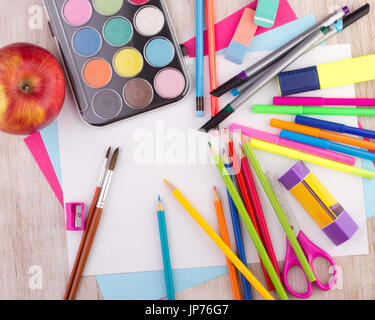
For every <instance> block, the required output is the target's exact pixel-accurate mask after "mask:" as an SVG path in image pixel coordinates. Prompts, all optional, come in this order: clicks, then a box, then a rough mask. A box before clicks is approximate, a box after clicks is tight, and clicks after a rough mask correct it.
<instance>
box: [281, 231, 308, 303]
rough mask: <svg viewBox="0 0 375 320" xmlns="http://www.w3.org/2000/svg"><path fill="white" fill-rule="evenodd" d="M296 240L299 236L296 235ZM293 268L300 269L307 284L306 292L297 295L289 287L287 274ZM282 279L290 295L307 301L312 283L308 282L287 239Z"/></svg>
mask: <svg viewBox="0 0 375 320" xmlns="http://www.w3.org/2000/svg"><path fill="white" fill-rule="evenodd" d="M298 238H299V235H298ZM298 238H297V239H298ZM294 267H297V268H300V269H301V270H302V272H303V275H304V276H305V279H306V283H307V291H306V292H305V293H299V292H297V291H294V289H293V288H292V287H291V286H290V285H289V281H288V273H289V271H290V269H292V268H294ZM282 277H283V281H284V284H285V287H286V288H287V289H288V291H289V292H290V293H291V294H292V295H294V296H295V297H297V298H300V299H307V298H310V297H311V295H312V293H313V286H312V283H311V282H310V281H309V279H308V278H307V276H306V274H305V272H304V271H303V269H302V266H301V263H300V262H299V260H298V258H297V256H296V254H295V252H294V250H293V248H292V246H291V244H290V242H289V240H288V238H286V254H285V262H284V267H283V274H282Z"/></svg>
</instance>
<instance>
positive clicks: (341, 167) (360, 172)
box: [248, 138, 375, 179]
mask: <svg viewBox="0 0 375 320" xmlns="http://www.w3.org/2000/svg"><path fill="white" fill-rule="evenodd" d="M248 144H249V146H250V147H252V148H255V149H260V150H263V151H267V152H271V153H274V154H278V155H280V156H284V157H287V158H292V159H295V160H301V161H305V162H310V163H314V164H317V165H319V166H322V167H327V168H330V169H334V170H338V171H342V172H346V173H350V174H354V175H357V176H361V177H364V178H368V179H374V178H375V171H371V170H366V169H362V168H358V167H352V166H349V165H347V164H344V163H341V162H336V161H333V160H328V159H324V158H321V157H318V156H314V155H311V154H307V153H304V152H301V151H298V150H294V149H290V148H287V147H283V146H279V145H276V144H273V143H269V142H264V141H261V140H258V139H255V138H253V139H250V142H248Z"/></svg>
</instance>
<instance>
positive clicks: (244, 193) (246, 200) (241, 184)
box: [225, 130, 278, 291]
mask: <svg viewBox="0 0 375 320" xmlns="http://www.w3.org/2000/svg"><path fill="white" fill-rule="evenodd" d="M225 139H226V143H227V148H228V152H229V157H230V158H231V160H232V163H233V169H234V175H235V176H236V179H237V182H238V186H239V187H240V191H241V195H242V199H243V202H244V204H245V207H246V210H247V212H248V214H249V217H250V219H251V222H252V223H253V225H254V227H255V230H256V231H257V233H258V235H259V238H260V239H261V240H262V243H263V245H264V242H263V239H262V236H261V233H260V231H259V226H258V221H257V219H256V217H255V213H254V209H253V205H252V203H251V199H250V195H249V192H248V190H247V186H246V182H245V178H244V175H243V173H242V171H241V165H240V163H239V161H238V157H237V155H236V153H235V152H234V146H233V141H232V139H231V138H230V135H229V131H227V130H226V134H225ZM260 261H261V259H260ZM261 265H262V269H263V272H264V275H265V277H266V281H267V286H268V289H269V290H270V291H273V290H274V289H275V288H274V286H273V284H272V281H271V279H270V277H269V276H268V273H267V270H266V268H265V267H264V265H263V263H262V261H261ZM277 270H278V268H277Z"/></svg>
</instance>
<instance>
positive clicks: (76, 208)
mask: <svg viewBox="0 0 375 320" xmlns="http://www.w3.org/2000/svg"><path fill="white" fill-rule="evenodd" d="M65 208H66V230H68V231H81V230H85V204H84V203H80V202H72V203H67V204H66V205H65Z"/></svg>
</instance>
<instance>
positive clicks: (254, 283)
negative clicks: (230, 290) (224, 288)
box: [164, 180, 275, 300]
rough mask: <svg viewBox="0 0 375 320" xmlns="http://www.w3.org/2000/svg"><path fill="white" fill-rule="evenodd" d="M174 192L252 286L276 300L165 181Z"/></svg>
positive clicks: (177, 191)
mask: <svg viewBox="0 0 375 320" xmlns="http://www.w3.org/2000/svg"><path fill="white" fill-rule="evenodd" d="M164 181H165V183H166V184H167V185H168V187H169V189H170V190H171V192H172V195H173V196H174V197H175V198H176V200H177V201H178V202H179V203H180V204H181V205H182V206H183V207H184V208H185V209H186V211H187V212H188V213H189V214H190V215H191V216H192V218H193V219H194V220H195V221H196V222H197V223H198V224H199V225H200V226H201V227H202V229H203V230H204V231H205V232H206V233H207V235H208V236H209V237H210V238H211V239H212V240H213V241H214V242H215V243H216V245H217V246H218V247H219V248H220V249H221V250H222V251H223V252H224V254H225V255H226V256H227V257H228V259H229V260H230V261H231V262H232V263H233V264H234V265H235V266H236V268H237V269H238V271H240V272H241V273H242V274H243V275H244V277H245V278H246V279H247V280H248V281H249V282H250V283H251V285H252V286H253V287H254V288H255V290H257V291H258V292H259V294H260V295H261V296H262V297H263V298H264V299H265V300H275V299H274V298H273V297H272V295H271V294H270V293H269V292H268V291H267V290H266V289H265V288H264V287H263V285H262V284H261V283H260V282H259V280H258V279H257V278H256V277H255V276H254V275H253V274H252V273H251V272H250V270H249V269H248V268H247V267H246V266H245V265H244V264H243V263H242V261H241V260H240V259H239V258H238V257H237V256H236V255H235V254H234V252H233V251H232V250H231V249H230V248H229V247H228V246H227V245H226V244H225V242H224V241H223V240H222V239H221V238H220V236H219V235H218V234H217V233H216V232H215V231H214V229H212V228H211V226H210V225H209V224H208V223H207V221H206V220H204V219H203V218H202V216H201V215H200V214H199V212H198V211H197V210H196V209H195V208H194V207H193V206H192V205H191V204H190V202H189V201H188V200H187V199H186V198H185V197H184V195H183V194H182V193H181V192H180V191H179V190H178V189H176V188H175V187H174V186H173V185H172V184H170V183H169V182H168V181H167V180H164Z"/></svg>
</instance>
